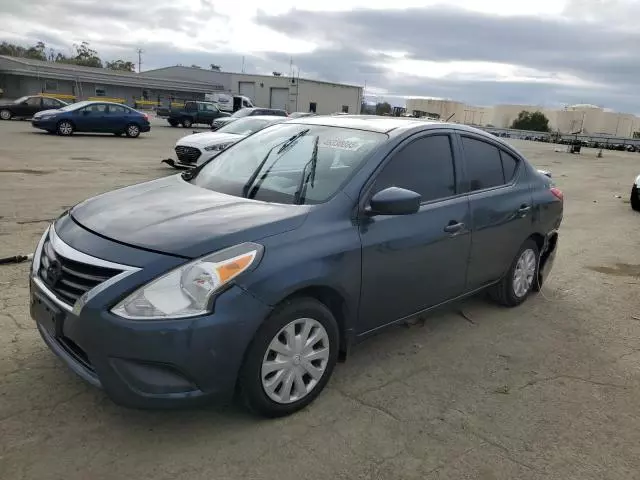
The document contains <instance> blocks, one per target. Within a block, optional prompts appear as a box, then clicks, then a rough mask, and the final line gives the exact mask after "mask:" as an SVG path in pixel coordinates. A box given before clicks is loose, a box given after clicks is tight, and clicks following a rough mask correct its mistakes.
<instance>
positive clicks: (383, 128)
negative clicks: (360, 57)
mask: <svg viewBox="0 0 640 480" xmlns="http://www.w3.org/2000/svg"><path fill="white" fill-rule="evenodd" d="M288 123H301V124H306V125H326V126H332V127H342V128H353V129H357V130H368V131H372V132H379V133H387V134H392V135H394V134H400V133H402V132H406V131H407V130H411V129H413V128H416V129H418V128H419V127H422V129H423V130H426V129H436V128H438V129H441V128H447V129H451V130H458V131H461V132H465V131H466V132H469V133H474V134H476V135H481V136H483V137H486V138H490V139H492V140H494V141H495V140H500V139H499V138H496V137H495V136H494V135H491V134H489V133H487V132H485V131H484V130H480V129H478V128H475V127H470V126H468V125H464V124H460V123H450V122H441V121H439V120H424V119H418V118H408V117H386V116H380V115H344V114H343V115H318V116H313V117H298V118H292V119H290V120H289V122H288ZM502 143H504V144H507V143H506V142H504V141H502ZM507 145H508V144H507Z"/></svg>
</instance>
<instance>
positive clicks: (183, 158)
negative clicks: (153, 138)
mask: <svg viewBox="0 0 640 480" xmlns="http://www.w3.org/2000/svg"><path fill="white" fill-rule="evenodd" d="M200 154H201V152H200V150H198V149H197V148H195V147H186V146H183V145H178V146H177V147H176V155H177V156H178V160H179V161H180V162H181V163H196V160H198V157H200Z"/></svg>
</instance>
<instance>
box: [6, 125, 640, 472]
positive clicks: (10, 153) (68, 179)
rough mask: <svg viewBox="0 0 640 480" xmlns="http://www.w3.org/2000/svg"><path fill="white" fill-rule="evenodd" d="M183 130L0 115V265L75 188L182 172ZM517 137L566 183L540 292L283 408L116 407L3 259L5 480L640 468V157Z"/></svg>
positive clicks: (346, 373)
mask: <svg viewBox="0 0 640 480" xmlns="http://www.w3.org/2000/svg"><path fill="white" fill-rule="evenodd" d="M187 133H190V130H184V129H172V128H169V127H165V126H164V125H163V123H162V122H157V124H156V125H154V129H153V131H152V132H151V133H150V134H144V135H142V137H141V138H139V139H136V140H131V139H126V138H116V137H115V136H91V135H85V136H81V135H76V136H74V137H72V138H60V137H56V136H50V135H46V134H43V133H39V132H37V131H34V130H32V128H31V126H30V124H29V123H28V122H0V257H4V256H8V255H15V254H22V253H29V252H31V251H32V250H33V248H34V247H35V244H36V242H37V240H38V238H39V237H40V235H41V233H42V231H43V229H44V228H45V227H46V225H47V222H49V220H50V219H52V218H55V217H56V216H57V215H58V214H59V213H60V212H62V211H63V210H64V209H65V208H67V207H68V206H71V205H73V204H75V203H77V202H79V201H81V200H83V199H84V198H86V197H89V196H92V195H95V194H97V193H100V192H104V191H107V190H110V189H113V188H114V187H118V186H122V185H127V184H131V183H136V182H142V181H145V180H147V179H152V178H156V177H160V176H163V175H168V174H171V173H174V171H173V170H171V169H169V168H168V167H165V166H164V165H163V166H161V164H160V163H159V161H160V160H161V159H162V158H165V157H167V156H168V155H170V154H171V153H172V147H173V144H174V142H175V140H176V139H177V138H179V137H180V136H182V135H185V134H187ZM513 143H514V144H515V145H516V146H517V147H518V148H519V149H520V150H521V151H522V152H523V153H525V154H526V155H528V156H529V158H530V159H531V160H532V161H533V163H534V164H535V165H537V166H538V167H542V168H547V169H550V170H552V171H553V173H554V177H555V178H556V181H557V183H558V186H559V187H561V188H562V190H563V191H564V193H565V220H564V223H563V226H562V230H561V234H560V250H559V254H558V258H557V260H556V264H555V268H554V271H553V273H552V275H551V278H550V280H549V282H548V283H547V284H546V286H545V288H544V290H543V292H542V294H539V295H537V296H534V297H532V298H530V299H529V300H528V301H527V302H526V303H525V304H524V305H523V306H521V307H519V308H516V309H513V310H509V309H503V308H499V307H496V306H494V305H493V304H491V303H489V302H488V301H486V300H484V299H483V298H477V299H473V300H471V301H468V302H465V303H464V304H462V305H459V306H456V307H454V308H451V309H449V310H448V311H445V312H439V313H437V314H432V315H431V316H429V317H428V318H427V319H426V321H425V322H424V326H421V325H420V324H418V325H416V326H413V327H410V328H407V327H398V328H394V329H391V330H389V331H387V332H386V333H384V334H382V335H379V336H377V337H376V338H374V339H372V340H370V341H368V342H366V343H365V344H363V345H361V346H359V347H358V348H357V349H356V350H355V351H354V353H353V355H352V357H351V358H350V359H349V361H348V362H347V363H346V364H340V365H338V368H337V369H336V372H335V374H334V377H333V379H332V381H331V382H330V384H329V387H328V388H327V389H326V390H325V392H324V393H323V394H322V395H321V396H320V398H319V399H318V401H316V402H315V404H313V405H312V406H311V407H309V408H307V409H306V410H305V411H303V412H301V413H299V414H297V415H294V416H292V417H289V418H285V419H280V420H272V421H266V420H262V419H256V418H255V417H252V416H250V415H248V414H247V413H245V412H244V411H243V410H242V409H240V408H238V407H235V406H227V407H211V408H207V409H202V410H190V411H172V412H158V411H155V412H148V411H135V410H127V409H123V408H120V407H118V406H116V405H114V404H113V403H111V401H110V400H109V399H108V398H106V397H105V396H104V395H103V394H102V393H101V392H99V391H97V390H95V389H93V388H92V387H89V386H87V385H85V384H84V383H82V382H81V381H80V380H79V379H77V378H76V377H75V376H74V375H73V374H72V373H71V372H70V371H68V370H67V368H66V367H64V366H63V365H62V364H61V362H60V361H58V359H57V358H56V357H55V356H54V355H53V354H52V353H50V352H49V350H47V349H46V348H45V346H44V344H43V342H42V341H41V339H40V338H39V336H38V334H37V332H36V330H35V327H34V324H33V322H32V320H31V319H30V318H29V314H28V308H27V304H28V287H27V271H28V264H27V263H24V264H20V265H12V266H0V327H1V330H0V332H1V333H0V478H1V479H2V480H14V479H38V480H45V479H60V478H65V479H69V480H71V479H92V480H99V479H122V478H135V479H136V480H143V479H154V480H160V479H182V478H189V479H191V480H197V479H203V480H205V479H206V480H211V479H215V480H223V479H232V478H233V479H236V478H237V479H254V478H255V479H258V478H260V479H263V478H264V479H332V478H345V479H351V480H352V479H360V478H367V479H369V478H370V479H395V478H402V479H404V478H407V479H412V478H415V479H427V480H430V479H436V478H439V479H466V478H477V479H533V478H553V479H579V480H586V479H599V480H601V479H624V480H628V479H633V478H640V410H639V408H638V406H639V405H640V300H639V299H638V292H639V291H640V290H639V285H640V250H639V248H638V245H639V241H638V238H639V237H638V231H639V229H638V227H639V225H640V215H638V214H634V213H633V212H632V211H631V209H630V207H629V204H628V195H629V190H630V187H631V183H632V181H633V178H634V177H635V175H637V174H638V173H640V155H639V154H628V153H623V152H609V151H607V152H605V156H604V158H602V159H598V158H596V151H594V150H589V149H586V150H585V149H583V153H582V155H579V156H571V155H569V154H566V153H557V152H554V149H555V148H559V147H557V146H554V145H548V144H537V143H533V142H519V141H513ZM616 195H620V196H621V197H622V198H617V197H616Z"/></svg>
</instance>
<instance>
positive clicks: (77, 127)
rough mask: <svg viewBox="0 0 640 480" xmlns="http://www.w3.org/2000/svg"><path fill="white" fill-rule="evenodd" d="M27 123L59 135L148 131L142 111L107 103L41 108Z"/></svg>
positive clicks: (130, 135)
mask: <svg viewBox="0 0 640 480" xmlns="http://www.w3.org/2000/svg"><path fill="white" fill-rule="evenodd" d="M31 124H32V125H33V126H34V127H35V128H40V129H42V130H46V131H47V132H49V133H57V134H58V135H63V136H69V135H72V134H73V133H74V132H92V133H114V134H116V135H122V134H125V135H126V136H127V137H131V138H136V137H138V136H139V135H140V133H141V132H148V131H149V130H151V125H149V117H148V116H147V115H146V114H145V113H141V112H138V111H137V110H134V109H132V108H129V107H127V106H126V105H120V104H119V103H111V102H78V103H74V104H72V105H68V106H66V107H63V108H59V109H57V110H44V111H42V112H38V113H36V114H35V115H34V116H33V118H32V119H31Z"/></svg>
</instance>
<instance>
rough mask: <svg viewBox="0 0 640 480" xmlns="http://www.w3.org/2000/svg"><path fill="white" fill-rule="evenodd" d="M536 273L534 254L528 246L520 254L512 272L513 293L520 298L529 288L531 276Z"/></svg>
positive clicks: (531, 281)
mask: <svg viewBox="0 0 640 480" xmlns="http://www.w3.org/2000/svg"><path fill="white" fill-rule="evenodd" d="M535 274H536V254H535V252H534V251H533V250H531V249H530V248H528V249H527V250H525V251H524V252H522V254H521V255H520V258H518V262H517V263H516V269H515V271H514V272H513V293H515V294H516V297H518V298H522V297H524V296H525V295H526V294H527V293H529V290H530V289H531V285H533V277H534V275H535Z"/></svg>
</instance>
